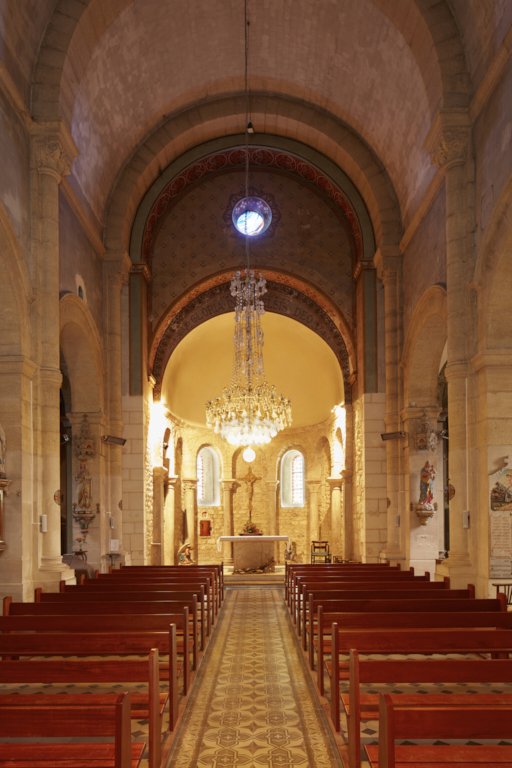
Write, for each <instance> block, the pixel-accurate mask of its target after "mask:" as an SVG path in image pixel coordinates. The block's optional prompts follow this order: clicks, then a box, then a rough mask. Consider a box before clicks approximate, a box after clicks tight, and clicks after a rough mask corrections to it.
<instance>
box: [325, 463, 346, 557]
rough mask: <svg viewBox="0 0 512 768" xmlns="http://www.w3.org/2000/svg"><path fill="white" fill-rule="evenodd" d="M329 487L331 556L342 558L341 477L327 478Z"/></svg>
mask: <svg viewBox="0 0 512 768" xmlns="http://www.w3.org/2000/svg"><path fill="white" fill-rule="evenodd" d="M327 479H328V481H329V485H330V487H331V554H332V555H336V556H337V557H341V556H342V546H343V544H342V528H343V521H342V515H341V486H342V483H343V478H342V477H328V478H327Z"/></svg>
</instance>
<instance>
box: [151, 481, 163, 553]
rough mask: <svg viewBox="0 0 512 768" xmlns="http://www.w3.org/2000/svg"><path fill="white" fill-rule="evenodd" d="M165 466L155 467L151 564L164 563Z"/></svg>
mask: <svg viewBox="0 0 512 768" xmlns="http://www.w3.org/2000/svg"><path fill="white" fill-rule="evenodd" d="M166 476H167V470H166V469H165V467H162V466H157V467H153V546H152V551H151V561H152V562H151V565H164V536H165V531H164V483H165V478H166Z"/></svg>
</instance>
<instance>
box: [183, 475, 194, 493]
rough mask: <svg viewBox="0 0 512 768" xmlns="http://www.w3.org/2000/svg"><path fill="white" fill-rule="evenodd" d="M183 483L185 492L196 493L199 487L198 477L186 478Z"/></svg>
mask: <svg viewBox="0 0 512 768" xmlns="http://www.w3.org/2000/svg"><path fill="white" fill-rule="evenodd" d="M182 483H183V488H184V489H185V491H195V490H196V487H197V477H184V478H183V480H182Z"/></svg>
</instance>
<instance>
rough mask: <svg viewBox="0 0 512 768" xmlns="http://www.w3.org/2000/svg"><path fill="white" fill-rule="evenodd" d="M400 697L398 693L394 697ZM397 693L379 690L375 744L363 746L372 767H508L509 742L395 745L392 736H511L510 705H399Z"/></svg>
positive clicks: (511, 755)
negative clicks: (507, 743)
mask: <svg viewBox="0 0 512 768" xmlns="http://www.w3.org/2000/svg"><path fill="white" fill-rule="evenodd" d="M396 698H400V696H398V697H396ZM396 698H395V697H393V696H391V695H389V694H381V695H380V718H379V720H380V724H379V745H378V747H377V746H373V745H372V746H368V747H365V750H366V754H367V755H368V759H369V761H370V765H371V766H372V768H406V767H407V768H412V766H415V767H416V768H420V767H421V766H422V765H425V766H428V768H432V766H435V768H447V767H448V766H451V765H456V766H458V768H469V766H475V767H476V766H479V767H480V768H491V767H492V768H496V766H500V768H510V767H511V766H512V747H510V746H507V745H485V746H484V745H470V746H467V745H452V744H449V745H444V744H436V745H434V746H427V745H424V744H422V745H399V746H395V739H468V740H469V739H510V738H512V707H507V706H502V707H498V706H496V707H491V706H489V707H477V706H476V705H475V707H464V708H461V709H457V708H455V707H450V706H449V704H448V699H449V695H448V694H446V699H447V703H446V706H444V707H441V706H440V707H431V708H427V707H425V708H420V707H409V708H408V707H397V706H395V702H396Z"/></svg>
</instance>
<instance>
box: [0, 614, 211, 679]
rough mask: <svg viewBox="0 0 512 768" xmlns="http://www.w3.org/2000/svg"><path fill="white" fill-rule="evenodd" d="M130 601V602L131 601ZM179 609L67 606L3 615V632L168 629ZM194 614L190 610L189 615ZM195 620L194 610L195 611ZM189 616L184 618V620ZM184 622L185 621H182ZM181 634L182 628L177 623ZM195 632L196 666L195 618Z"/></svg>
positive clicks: (0, 621)
mask: <svg viewBox="0 0 512 768" xmlns="http://www.w3.org/2000/svg"><path fill="white" fill-rule="evenodd" d="M127 605H130V604H129V603H128V604H127ZM178 606H179V609H180V614H179V615H182V616H183V617H184V616H185V614H184V611H185V608H187V611H188V606H187V605H183V604H181V603H177V604H176V610H178ZM90 608H91V611H94V610H96V604H94V603H93V604H92V605H91V606H90ZM177 615H178V614H177V613H164V614H135V613H134V614H110V613H109V614H108V615H104V614H96V613H92V612H89V610H87V609H86V611H85V612H82V613H81V614H80V615H79V616H75V615H70V614H69V613H68V612H67V611H66V610H63V611H62V613H60V614H49V615H43V616H37V615H33V614H24V615H10V616H9V615H6V616H0V632H126V631H127V630H130V629H133V628H134V627H141V628H142V629H144V630H147V631H158V632H165V631H167V629H168V628H169V625H170V624H174V626H176V623H175V618H176V616H177ZM190 616H191V614H190V613H189V617H190ZM191 617H192V620H193V614H192V616H191ZM184 621H185V618H183V622H184ZM180 626H181V623H180ZM176 634H177V636H178V629H177V627H176ZM191 635H192V638H193V641H194V642H193V648H192V669H197V666H198V663H199V658H198V652H197V649H198V642H197V621H196V622H193V626H192V631H191ZM183 647H184V644H183V629H182V628H181V629H180V630H179V636H178V653H180V654H182V653H183Z"/></svg>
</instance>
